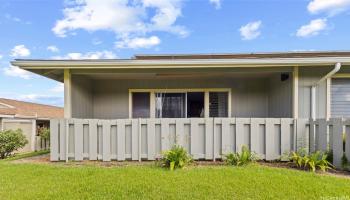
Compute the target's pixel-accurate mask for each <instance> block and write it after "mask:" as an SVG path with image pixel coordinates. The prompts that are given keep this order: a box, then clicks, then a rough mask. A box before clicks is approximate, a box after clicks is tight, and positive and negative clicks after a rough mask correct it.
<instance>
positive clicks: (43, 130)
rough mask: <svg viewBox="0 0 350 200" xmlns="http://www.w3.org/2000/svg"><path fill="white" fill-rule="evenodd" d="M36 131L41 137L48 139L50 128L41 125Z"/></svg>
mask: <svg viewBox="0 0 350 200" xmlns="http://www.w3.org/2000/svg"><path fill="white" fill-rule="evenodd" d="M38 133H39V136H40V137H41V138H42V139H45V140H50V129H48V128H46V127H41V128H39V129H38Z"/></svg>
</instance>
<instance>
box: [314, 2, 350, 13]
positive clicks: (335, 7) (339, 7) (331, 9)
mask: <svg viewBox="0 0 350 200" xmlns="http://www.w3.org/2000/svg"><path fill="white" fill-rule="evenodd" d="M349 8H350V0H312V1H311V2H310V3H309V4H308V6H307V9H308V11H309V12H310V13H312V14H318V13H323V12H324V13H328V14H329V15H331V16H332V15H336V14H338V13H341V12H343V11H345V10H347V9H349Z"/></svg>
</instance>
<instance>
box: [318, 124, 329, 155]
mask: <svg viewBox="0 0 350 200" xmlns="http://www.w3.org/2000/svg"><path fill="white" fill-rule="evenodd" d="M317 123H318V131H317V133H316V138H317V142H316V144H317V149H318V150H322V151H326V150H327V122H326V119H318V120H317Z"/></svg>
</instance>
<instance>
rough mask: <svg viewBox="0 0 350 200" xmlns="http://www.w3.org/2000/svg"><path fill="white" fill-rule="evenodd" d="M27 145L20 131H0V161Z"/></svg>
mask: <svg viewBox="0 0 350 200" xmlns="http://www.w3.org/2000/svg"><path fill="white" fill-rule="evenodd" d="M27 143H28V140H27V139H26V137H25V135H23V132H22V130H21V129H17V130H5V131H0V159H4V158H6V157H8V156H10V155H11V153H13V152H14V151H17V150H18V149H20V148H23V147H24V146H25V145H26V144H27Z"/></svg>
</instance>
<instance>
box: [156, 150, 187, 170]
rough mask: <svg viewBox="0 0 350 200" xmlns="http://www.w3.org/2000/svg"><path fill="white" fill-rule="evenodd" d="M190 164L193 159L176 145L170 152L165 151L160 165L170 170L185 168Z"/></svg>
mask: <svg viewBox="0 0 350 200" xmlns="http://www.w3.org/2000/svg"><path fill="white" fill-rule="evenodd" d="M190 162H192V157H191V156H190V155H189V154H188V153H187V151H186V149H185V148H183V147H182V146H180V145H174V146H173V147H172V148H171V149H170V150H169V151H165V152H164V153H163V154H162V157H161V158H160V165H161V166H162V167H166V168H169V169H170V170H174V169H176V168H180V169H181V168H184V167H185V166H186V165H188V164H189V163H190Z"/></svg>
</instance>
